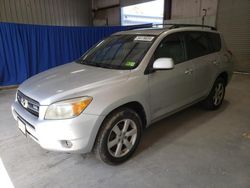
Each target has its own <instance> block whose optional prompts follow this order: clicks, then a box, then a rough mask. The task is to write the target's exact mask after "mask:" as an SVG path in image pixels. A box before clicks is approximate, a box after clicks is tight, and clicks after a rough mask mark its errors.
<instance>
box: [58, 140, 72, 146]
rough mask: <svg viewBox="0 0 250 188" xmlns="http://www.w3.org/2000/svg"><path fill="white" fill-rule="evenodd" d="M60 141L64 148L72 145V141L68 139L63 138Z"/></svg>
mask: <svg viewBox="0 0 250 188" xmlns="http://www.w3.org/2000/svg"><path fill="white" fill-rule="evenodd" d="M61 143H62V146H63V147H65V148H71V147H72V146H73V143H72V142H71V141H69V140H63V141H61Z"/></svg>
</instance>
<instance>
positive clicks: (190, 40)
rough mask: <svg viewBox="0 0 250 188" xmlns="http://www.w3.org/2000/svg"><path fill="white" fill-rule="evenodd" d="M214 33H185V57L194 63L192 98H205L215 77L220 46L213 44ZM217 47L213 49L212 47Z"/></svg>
mask: <svg viewBox="0 0 250 188" xmlns="http://www.w3.org/2000/svg"><path fill="white" fill-rule="evenodd" d="M214 35H216V33H211V34H210V32H202V31H190V32H186V34H185V40H186V48H187V57H188V59H189V60H190V61H192V62H193V63H194V97H195V99H199V98H201V97H204V96H206V95H207V94H208V93H209V90H210V89H211V87H212V84H213V81H214V78H215V76H216V75H217V71H218V65H219V63H220V60H219V53H218V51H219V49H220V46H218V44H215V43H216V41H215V39H214V38H216V36H214ZM215 45H217V48H216V49H215V48H214V46H215Z"/></svg>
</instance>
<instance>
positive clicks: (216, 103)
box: [202, 77, 226, 110]
mask: <svg viewBox="0 0 250 188" xmlns="http://www.w3.org/2000/svg"><path fill="white" fill-rule="evenodd" d="M225 87H226V82H225V80H224V79H223V78H221V77H218V78H217V79H216V81H215V82H214V85H213V88H212V90H211V91H210V93H209V95H208V97H207V98H206V99H205V100H204V101H203V102H202V104H203V106H204V108H205V109H207V110H217V109H218V108H219V107H220V106H221V104H222V102H223V99H224V96H225Z"/></svg>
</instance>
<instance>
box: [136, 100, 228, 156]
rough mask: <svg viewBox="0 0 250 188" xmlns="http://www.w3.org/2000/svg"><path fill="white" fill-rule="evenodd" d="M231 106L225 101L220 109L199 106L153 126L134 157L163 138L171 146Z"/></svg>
mask: <svg viewBox="0 0 250 188" xmlns="http://www.w3.org/2000/svg"><path fill="white" fill-rule="evenodd" d="M229 105H230V103H229V101H227V100H224V102H223V104H222V106H221V107H220V109H218V110H216V111H207V110H204V109H203V108H202V107H200V105H199V104H197V105H194V106H191V107H189V108H187V109H185V110H182V111H180V112H178V113H176V114H174V115H172V116H169V117H167V118H164V119H162V120H160V121H158V122H156V123H154V124H152V125H151V126H150V127H148V128H147V129H145V130H144V132H143V134H142V139H141V142H140V144H139V147H138V149H137V151H136V153H135V154H134V156H137V155H139V154H141V153H143V152H144V151H145V150H147V149H149V148H150V147H152V146H153V145H155V144H156V143H157V142H159V141H161V140H162V139H163V138H164V143H165V144H164V145H167V144H170V143H171V142H173V141H174V140H177V139H178V138H180V137H182V136H184V135H185V134H187V133H188V132H189V131H192V130H193V129H195V128H196V127H198V126H201V125H202V124H204V123H206V122H208V121H210V120H211V119H212V118H214V117H216V116H218V115H219V114H221V113H222V112H223V111H224V110H225V109H226V108H227V107H228V106H229ZM192 122H193V123H192Z"/></svg>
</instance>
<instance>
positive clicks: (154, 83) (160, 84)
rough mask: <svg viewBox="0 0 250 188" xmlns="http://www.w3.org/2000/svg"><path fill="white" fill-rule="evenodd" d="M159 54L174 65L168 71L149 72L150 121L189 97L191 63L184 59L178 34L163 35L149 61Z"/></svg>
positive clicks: (184, 55) (190, 98)
mask: <svg viewBox="0 0 250 188" xmlns="http://www.w3.org/2000/svg"><path fill="white" fill-rule="evenodd" d="M163 57H169V58H173V60H174V63H175V67H174V69H172V70H158V71H155V72H153V73H151V74H149V89H150V107H151V113H152V119H153V120H154V119H157V118H159V117H161V116H163V115H165V114H167V113H169V112H172V111H174V110H176V109H178V108H179V107H181V106H184V105H186V104H188V103H190V102H192V100H193V98H192V95H193V78H194V77H193V62H192V61H186V59H187V58H186V51H185V44H184V36H183V34H182V33H174V34H171V35H168V36H166V37H165V38H164V39H163V40H162V41H161V43H160V44H159V46H158V48H157V49H156V51H155V53H154V57H153V60H152V61H154V60H156V59H158V58H163Z"/></svg>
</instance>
